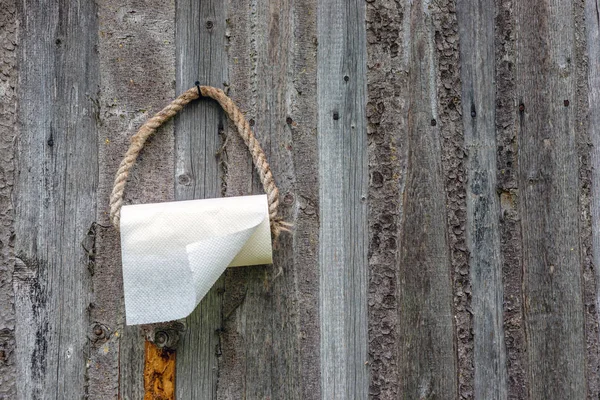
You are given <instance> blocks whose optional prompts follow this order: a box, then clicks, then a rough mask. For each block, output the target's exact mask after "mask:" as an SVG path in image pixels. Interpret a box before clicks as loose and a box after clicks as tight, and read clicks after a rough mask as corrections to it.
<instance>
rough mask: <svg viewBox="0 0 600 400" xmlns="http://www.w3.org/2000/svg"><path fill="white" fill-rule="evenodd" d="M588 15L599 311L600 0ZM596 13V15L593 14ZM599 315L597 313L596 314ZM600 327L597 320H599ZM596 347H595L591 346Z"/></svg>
mask: <svg viewBox="0 0 600 400" xmlns="http://www.w3.org/2000/svg"><path fill="white" fill-rule="evenodd" d="M585 15H586V16H588V18H586V19H585V22H586V24H585V25H586V43H587V48H586V50H587V52H588V77H587V79H588V85H587V86H588V99H587V101H588V104H587V105H586V106H587V107H588V109H587V112H588V124H587V126H586V128H587V131H588V134H589V140H590V142H591V145H592V146H591V148H590V166H591V185H590V186H591V187H590V189H591V193H590V196H591V201H590V214H591V223H592V243H591V246H592V256H593V264H592V265H593V266H594V275H595V276H594V278H595V279H593V278H592V279H590V280H591V281H592V282H593V283H595V286H596V288H595V289H596V293H594V294H595V296H594V299H593V301H592V303H591V304H590V305H589V308H593V309H595V310H596V312H597V311H598V307H599V305H600V304H599V301H600V285H598V282H600V268H599V266H600V201H598V199H600V46H599V45H598V43H600V4H598V1H596V0H588V1H586V2H585ZM593 15H596V18H593V17H592V18H590V17H589V16H593ZM596 315H597V314H596ZM596 329H597V323H596ZM591 350H592V351H593V350H594V349H593V348H592V349H591ZM595 350H596V351H595V354H588V358H591V357H593V356H594V355H595V356H596V358H597V357H598V350H597V349H595ZM599 380H600V376H598V374H597V373H596V374H595V373H594V370H593V369H592V368H590V367H589V366H588V387H589V388H588V392H591V393H592V394H595V393H594V391H595V392H596V393H597V392H598V391H599V388H598V386H600V384H599V383H598V381H599Z"/></svg>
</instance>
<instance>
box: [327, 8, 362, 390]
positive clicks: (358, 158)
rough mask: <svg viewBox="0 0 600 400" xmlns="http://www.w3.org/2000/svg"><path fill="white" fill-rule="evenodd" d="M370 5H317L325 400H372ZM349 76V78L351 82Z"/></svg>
mask: <svg viewBox="0 0 600 400" xmlns="http://www.w3.org/2000/svg"><path fill="white" fill-rule="evenodd" d="M364 21H365V5H364V3H362V2H359V1H320V2H319V5H318V41H319V48H318V53H317V54H318V55H317V60H318V69H317V90H318V105H319V119H318V131H319V142H318V145H319V184H320V187H319V206H320V217H321V226H320V227H321V229H320V239H319V267H320V271H321V277H320V285H321V286H320V290H321V293H320V312H321V386H322V398H323V399H346V398H356V399H366V398H367V396H368V385H369V383H368V382H369V381H368V379H369V378H368V366H367V363H366V361H367V359H366V355H367V348H366V345H367V316H366V311H367V302H366V293H367V232H368V230H367V229H368V228H367V209H366V205H367V202H366V196H367V190H368V188H367V172H368V170H367V139H366V116H365V107H366V31H365V24H364ZM344 76H348V77H349V79H348V80H345V79H344Z"/></svg>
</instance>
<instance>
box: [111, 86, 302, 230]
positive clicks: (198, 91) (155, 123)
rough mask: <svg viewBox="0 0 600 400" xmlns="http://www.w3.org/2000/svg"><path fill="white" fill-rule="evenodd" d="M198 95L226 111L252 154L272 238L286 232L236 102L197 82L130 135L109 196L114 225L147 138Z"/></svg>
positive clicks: (261, 156) (269, 176) (267, 172)
mask: <svg viewBox="0 0 600 400" xmlns="http://www.w3.org/2000/svg"><path fill="white" fill-rule="evenodd" d="M200 97H210V98H211V99H214V100H216V101H217V103H219V105H220V106H221V107H222V108H223V111H225V114H227V116H228V117H229V119H230V120H231V121H232V122H233V124H234V125H235V127H236V128H237V132H238V134H239V135H240V136H241V138H242V139H243V140H244V143H245V144H246V146H247V147H248V150H249V151H250V154H251V155H252V161H253V162H254V166H255V167H256V170H257V171H258V175H259V177H260V181H261V182H262V185H263V188H264V190H265V193H266V194H267V199H268V203H269V220H270V222H271V232H272V234H273V237H274V238H275V239H277V237H279V234H280V233H281V232H282V231H289V230H290V227H291V224H289V223H287V222H284V221H282V220H281V218H279V217H278V216H277V208H278V207H279V190H278V189H277V186H276V185H275V179H273V173H272V172H271V168H270V167H269V163H268V162H267V157H266V155H265V152H264V151H263V149H262V148H261V147H260V143H258V140H257V139H256V137H255V136H254V134H253V133H252V131H251V130H250V124H249V123H248V121H247V120H246V118H245V117H244V114H242V112H241V111H240V110H239V108H238V107H237V106H236V105H235V103H234V102H233V100H231V99H230V98H229V97H228V96H227V95H226V94H225V93H224V92H223V91H222V90H221V89H217V88H215V87H212V86H200V84H199V82H196V86H194V87H192V88H190V89H188V90H186V91H185V92H184V93H182V94H181V95H180V96H179V97H177V98H176V99H175V100H173V101H172V102H171V103H170V104H169V105H167V106H166V107H165V108H163V109H162V110H161V111H159V112H158V113H157V114H155V115H154V116H153V117H152V118H150V119H149V120H147V121H146V122H145V123H144V124H143V125H142V127H141V128H140V129H139V130H138V131H137V133H136V134H135V135H133V136H132V137H131V144H130V145H129V149H128V150H127V153H125V157H124V158H123V160H122V161H121V164H120V165H119V169H118V171H117V174H116V176H115V183H114V186H113V190H112V193H111V195H110V221H111V222H112V224H113V226H114V227H115V228H116V229H117V230H119V223H120V220H121V207H122V206H123V193H124V192H125V185H126V184H127V177H128V176H129V172H130V171H131V168H133V165H134V164H135V161H136V159H137V157H138V155H139V153H140V151H141V150H142V148H143V147H144V144H145V143H146V140H147V139H148V137H150V135H152V134H153V133H154V132H156V130H157V129H158V128H159V127H160V126H161V125H163V124H164V123H165V122H167V121H168V120H170V119H171V118H173V117H174V116H175V115H176V114H177V113H178V112H179V111H181V109H183V107H184V106H185V105H186V104H188V103H190V102H191V101H193V100H196V99H198V98H200Z"/></svg>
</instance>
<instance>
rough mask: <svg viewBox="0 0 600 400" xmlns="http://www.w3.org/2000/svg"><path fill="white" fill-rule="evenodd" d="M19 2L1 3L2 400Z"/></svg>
mask: <svg viewBox="0 0 600 400" xmlns="http://www.w3.org/2000/svg"><path fill="white" fill-rule="evenodd" d="M16 44H17V4H16V2H15V1H12V0H8V1H2V2H0V399H2V400H9V399H14V398H16V396H17V374H16V373H17V367H16V361H17V358H16V348H15V346H16V343H15V309H14V294H13V277H12V275H13V271H14V257H13V256H14V254H13V240H14V236H13V233H14V227H13V221H14V215H13V212H14V209H13V203H12V198H11V197H12V192H13V184H14V179H15V160H14V145H15V139H16V135H17V129H16V120H17V94H16V85H17V69H16V67H17V53H18V51H17V48H16Z"/></svg>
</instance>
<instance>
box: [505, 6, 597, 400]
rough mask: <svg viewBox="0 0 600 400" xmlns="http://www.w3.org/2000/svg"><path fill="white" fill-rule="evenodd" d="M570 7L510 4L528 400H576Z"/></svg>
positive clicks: (580, 350)
mask: <svg viewBox="0 0 600 400" xmlns="http://www.w3.org/2000/svg"><path fill="white" fill-rule="evenodd" d="M573 7H574V4H573V3H572V2H567V1H562V2H558V3H553V2H548V1H540V2H538V4H537V6H536V7H531V6H530V5H526V4H524V3H516V4H515V18H516V23H515V30H516V31H517V32H518V36H517V40H516V75H515V76H516V96H517V99H518V101H519V102H520V103H521V104H523V110H522V111H521V112H520V116H519V122H518V125H517V127H518V131H517V136H518V149H519V155H518V164H519V173H518V183H519V192H520V197H521V199H522V202H521V203H520V212H521V227H522V240H523V271H524V274H523V287H524V293H523V295H524V303H523V306H524V316H525V332H526V338H527V342H528V348H527V354H528V359H529V366H528V367H529V368H528V378H529V388H528V389H529V393H530V396H531V398H536V399H537V398H555V399H559V398H560V399H581V398H585V396H586V382H585V373H586V372H585V367H586V363H585V346H584V343H585V338H584V331H583V327H584V321H583V312H582V311H583V302H582V284H581V279H582V276H581V272H582V262H581V257H580V245H581V242H580V238H579V227H578V216H579V213H578V191H577V188H578V181H579V177H578V157H577V152H576V136H575V133H576V131H575V125H576V123H578V122H577V120H576V118H575V112H576V111H575V108H576V104H577V97H576V93H577V92H576V87H577V83H578V82H577V79H576V76H577V75H576V69H577V68H578V63H579V62H581V60H579V59H576V58H575V55H576V54H575V51H574V50H575V48H574V47H575V46H574V42H575V21H574V19H573V11H574V10H573Z"/></svg>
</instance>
